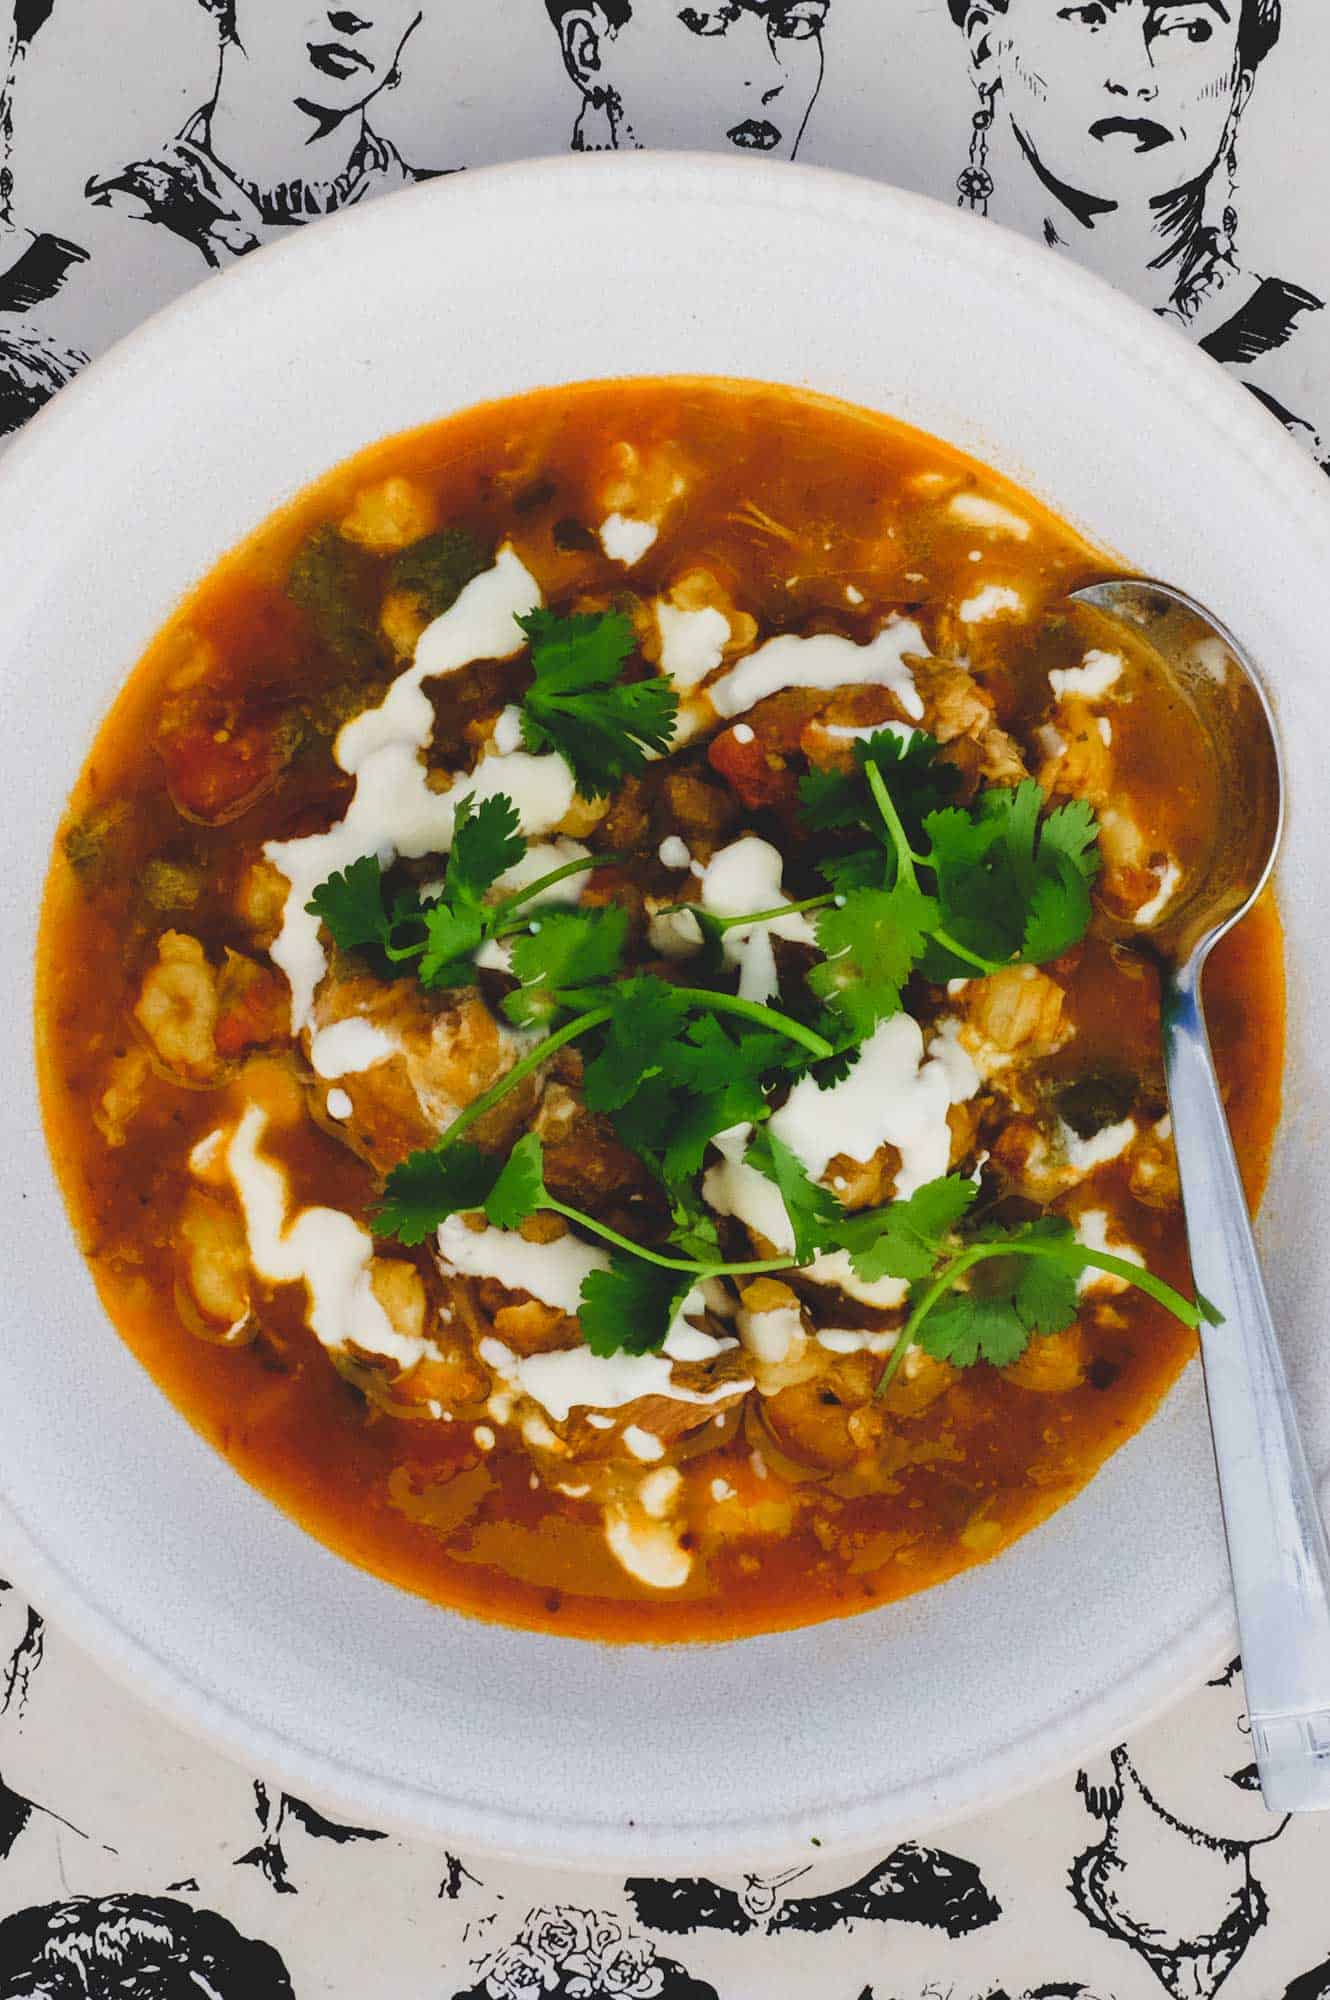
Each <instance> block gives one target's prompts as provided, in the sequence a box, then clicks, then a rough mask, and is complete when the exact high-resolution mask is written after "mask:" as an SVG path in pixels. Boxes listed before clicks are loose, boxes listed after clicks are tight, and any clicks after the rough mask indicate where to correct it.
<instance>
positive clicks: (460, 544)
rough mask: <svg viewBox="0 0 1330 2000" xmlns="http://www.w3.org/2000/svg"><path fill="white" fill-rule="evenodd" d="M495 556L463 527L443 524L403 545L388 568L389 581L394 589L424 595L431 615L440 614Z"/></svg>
mask: <svg viewBox="0 0 1330 2000" xmlns="http://www.w3.org/2000/svg"><path fill="white" fill-rule="evenodd" d="M493 560H494V558H493V556H492V554H491V553H490V551H489V550H487V549H483V548H482V547H481V545H480V543H479V542H478V541H477V540H476V538H475V536H474V535H468V534H467V532H466V530H465V529H464V528H443V529H441V530H440V532H439V533H438V534H436V535H425V536H423V537H422V539H421V540H420V541H418V542H412V543H411V544H410V546H409V547H408V548H405V549H403V550H402V552H401V554H400V555H399V556H398V557H397V558H396V560H395V561H394V563H393V566H392V568H391V570H390V571H389V572H388V583H389V586H390V588H391V589H393V590H409V591H411V592H413V593H414V594H415V595H416V596H417V597H420V598H423V599H424V606H425V610H426V612H427V613H428V615H429V616H430V617H431V618H437V617H438V616H439V615H440V613H441V612H444V611H447V610H448V609H449V608H450V607H451V606H452V605H454V604H455V603H456V602H457V600H458V598H459V597H460V596H461V594H462V592H463V590H464V589H465V588H466V586H467V584H468V583H470V582H471V580H472V578H473V577H477V576H479V575H480V574H481V572H482V571H483V570H487V569H488V568H489V567H490V564H491V563H492V561H493Z"/></svg>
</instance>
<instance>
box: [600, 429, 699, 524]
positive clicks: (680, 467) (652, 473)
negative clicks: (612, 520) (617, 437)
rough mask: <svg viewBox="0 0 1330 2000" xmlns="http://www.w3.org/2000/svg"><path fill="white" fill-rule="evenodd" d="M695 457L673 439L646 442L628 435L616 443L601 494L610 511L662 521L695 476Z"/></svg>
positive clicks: (642, 518)
mask: <svg viewBox="0 0 1330 2000" xmlns="http://www.w3.org/2000/svg"><path fill="white" fill-rule="evenodd" d="M695 470H696V469H695V467H694V465H693V462H692V460H691V458H689V456H688V455H687V453H686V452H684V451H683V449H682V448H681V447H680V446H679V445H678V444H677V443H675V442H674V441H673V440H672V439H667V438H661V439H660V440H659V441H658V442H656V443H652V444H648V445H643V446H642V447H641V448H639V447H638V446H637V445H633V444H629V443H628V442H627V440H626V439H625V440H624V441H623V442H622V443H620V444H616V445H614V446H613V447H612V449H611V451H610V453H609V463H608V464H607V466H606V468H605V473H604V477H603V479H602V482H601V486H600V492H599V496H598V500H599V505H600V506H602V507H603V508H604V509H605V513H606V514H607V515H609V514H626V515H628V516H630V517H631V518H632V519H633V520H636V521H654V522H657V523H659V522H660V520H661V519H662V517H663V516H664V514H665V513H666V512H667V511H668V509H669V508H670V507H671V506H672V505H673V504H674V502H675V501H676V500H678V499H679V498H680V497H681V496H682V495H683V494H684V493H686V492H687V490H688V488H689V486H690V485H691V484H692V482H693V479H694V477H695Z"/></svg>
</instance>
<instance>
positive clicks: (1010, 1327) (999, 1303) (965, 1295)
mask: <svg viewBox="0 0 1330 2000" xmlns="http://www.w3.org/2000/svg"><path fill="white" fill-rule="evenodd" d="M916 1338H917V1340H918V1342H919V1345H920V1346H921V1347H922V1348H923V1350H924V1352H925V1354H931V1355H932V1357H933V1359H934V1360H935V1361H949V1362H950V1363H951V1365H952V1367H953V1368H972V1367H973V1366H974V1364H975V1362H976V1361H980V1360H982V1361H989V1362H991V1363H992V1364H993V1366H994V1367H995V1368H1009V1367H1010V1366H1011V1364H1012V1362H1013V1361H1019V1360H1020V1358H1021V1356H1022V1354H1024V1352H1025V1350H1026V1347H1027V1346H1028V1345H1029V1340H1030V1334H1029V1329H1028V1328H1027V1327H1025V1326H1023V1325H1022V1324H1021V1321H1020V1318H1019V1316H1018V1315H1017V1313H1016V1310H1015V1307H1014V1305H1013V1304H1012V1301H1011V1299H1010V1298H1009V1297H1008V1298H1003V1297H1001V1296H984V1295H983V1294H981V1293H975V1292H949V1293H948V1294H947V1296H946V1297H945V1298H943V1299H940V1300H939V1301H938V1303H937V1305H935V1306H934V1308H933V1310H932V1311H931V1312H930V1313H929V1314H928V1316H927V1318H926V1319H925V1320H924V1321H923V1323H922V1324H921V1325H920V1327H919V1330H918V1333H917V1335H916Z"/></svg>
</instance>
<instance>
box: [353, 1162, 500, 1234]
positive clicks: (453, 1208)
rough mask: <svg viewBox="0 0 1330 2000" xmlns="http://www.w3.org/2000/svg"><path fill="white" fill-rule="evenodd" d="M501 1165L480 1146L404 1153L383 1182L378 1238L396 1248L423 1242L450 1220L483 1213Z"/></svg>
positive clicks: (376, 1224)
mask: <svg viewBox="0 0 1330 2000" xmlns="http://www.w3.org/2000/svg"><path fill="white" fill-rule="evenodd" d="M502 1164H503V1163H502V1161H501V1160H499V1159H498V1158H497V1157H496V1155H494V1154H492V1153H482V1152H481V1151H480V1148H479V1147H478V1146H467V1145H456V1146H445V1147H443V1148H442V1149H434V1148H431V1149H429V1150H427V1151H424V1152H419V1153H411V1154H408V1156H407V1158H406V1159H404V1160H403V1161H401V1162H400V1164H399V1165H397V1166H395V1167H394V1168H393V1170H392V1172H391V1173H390V1174H389V1176H388V1178H387V1180H386V1182H385V1183H384V1189H383V1199H382V1201H381V1202H380V1204H379V1207H378V1209H377V1211H376V1213H375V1215H374V1218H373V1221H374V1228H375V1231H376V1233H377V1234H378V1235H380V1236H395V1237H396V1238H397V1240H398V1242H399V1243H406V1244H416V1243H423V1242H424V1241H425V1238H426V1237H427V1236H432V1235H433V1234H434V1232H435V1230H436V1229H437V1228H438V1227H439V1224H440V1223H441V1222H445V1221H446V1220H447V1218H448V1217H449V1216H450V1215H458V1214H465V1213H466V1212H467V1211H469V1210H471V1209H474V1208H483V1207H484V1205H485V1203H486V1201H487V1200H488V1199H489V1197H490V1194H491V1192H492V1191H493V1188H494V1185H495V1182H496V1181H497V1180H498V1178H499V1173H500V1168H501V1167H502Z"/></svg>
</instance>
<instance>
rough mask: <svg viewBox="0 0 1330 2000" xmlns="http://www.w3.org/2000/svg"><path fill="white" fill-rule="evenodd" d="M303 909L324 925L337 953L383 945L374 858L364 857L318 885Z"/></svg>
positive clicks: (384, 925) (383, 917) (379, 875)
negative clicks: (337, 950) (338, 951)
mask: <svg viewBox="0 0 1330 2000" xmlns="http://www.w3.org/2000/svg"><path fill="white" fill-rule="evenodd" d="M305 908H306V909H307V910H308V911H309V914H310V915H311V916H312V917H318V918H319V920H320V922H321V923H323V924H324V926H325V927H326V929H327V931H328V934H329V936H330V937H331V938H332V941H333V943H334V944H335V945H336V946H337V947H338V949H339V950H340V951H359V950H362V949H363V948H364V947H366V946H368V945H379V946H382V945H383V944H385V943H386V942H387V938H388V929H389V925H388V917H387V913H386V911H385V910H384V907H383V870H382V868H381V867H380V866H379V859H378V856H377V855H375V854H364V855H362V856H361V858H360V860H359V861H353V862H352V863H351V865H350V867H349V868H342V869H339V870H338V872H337V873H336V874H335V875H330V876H329V877H328V879H327V881H326V882H320V884H319V886H318V888H317V889H316V890H315V891H314V894H313V895H312V896H311V897H310V899H309V901H308V902H307V903H306V905H305Z"/></svg>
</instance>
